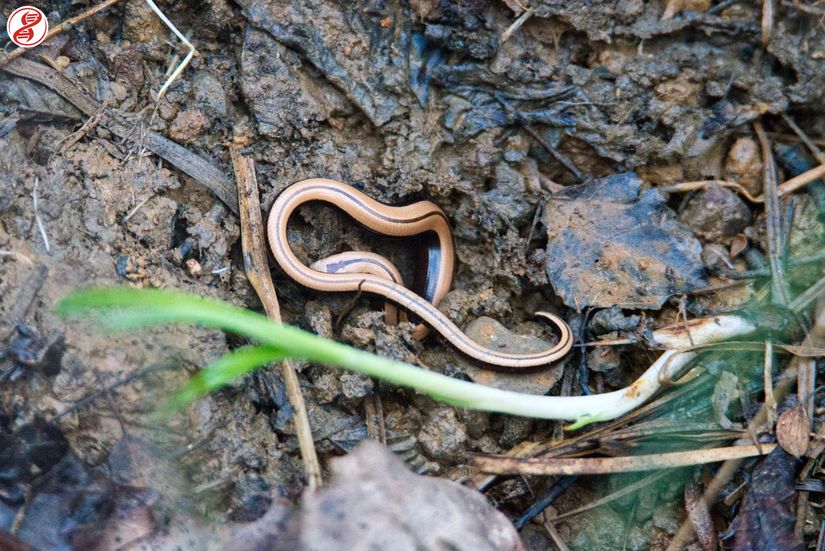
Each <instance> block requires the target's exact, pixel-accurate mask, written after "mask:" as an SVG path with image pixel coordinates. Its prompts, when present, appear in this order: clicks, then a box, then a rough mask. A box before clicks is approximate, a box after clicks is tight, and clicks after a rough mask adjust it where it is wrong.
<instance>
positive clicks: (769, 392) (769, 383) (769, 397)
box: [763, 341, 777, 426]
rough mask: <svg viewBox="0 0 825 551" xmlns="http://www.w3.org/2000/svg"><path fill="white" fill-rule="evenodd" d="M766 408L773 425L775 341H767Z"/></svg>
mask: <svg viewBox="0 0 825 551" xmlns="http://www.w3.org/2000/svg"><path fill="white" fill-rule="evenodd" d="M763 384H764V385H765V408H766V412H767V417H768V425H770V426H773V424H774V422H775V421H776V405H777V404H776V397H775V396H774V395H773V343H772V342H771V341H765V366H764V383H763Z"/></svg>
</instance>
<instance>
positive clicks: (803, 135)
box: [782, 113, 825, 164]
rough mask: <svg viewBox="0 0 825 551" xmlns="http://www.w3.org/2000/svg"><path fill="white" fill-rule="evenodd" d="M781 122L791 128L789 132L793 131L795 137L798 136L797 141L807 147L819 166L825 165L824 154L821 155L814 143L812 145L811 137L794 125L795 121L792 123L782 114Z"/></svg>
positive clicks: (791, 120) (790, 119)
mask: <svg viewBox="0 0 825 551" xmlns="http://www.w3.org/2000/svg"><path fill="white" fill-rule="evenodd" d="M782 120H783V121H785V124H787V125H788V126H790V127H791V130H793V131H794V133H795V134H796V135H797V136H799V139H800V140H802V143H804V144H805V147H807V148H808V150H809V151H810V152H811V153H812V154H813V156H814V157H816V160H817V161H819V163H820V164H822V163H825V153H823V152H822V150H821V149H819V147H818V146H817V145H816V143H814V141H813V140H812V139H811V137H810V136H808V134H806V133H805V131H804V130H802V129H801V128H799V125H797V124H796V121H794V120H793V119H792V118H790V117H789V116H788V115H786V114H785V113H782Z"/></svg>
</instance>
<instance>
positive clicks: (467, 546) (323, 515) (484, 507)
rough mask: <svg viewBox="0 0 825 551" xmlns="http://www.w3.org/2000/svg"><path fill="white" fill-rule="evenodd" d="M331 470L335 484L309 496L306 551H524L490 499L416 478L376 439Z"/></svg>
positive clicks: (438, 481)
mask: <svg viewBox="0 0 825 551" xmlns="http://www.w3.org/2000/svg"><path fill="white" fill-rule="evenodd" d="M332 470H333V473H334V478H333V481H332V483H331V484H330V485H329V486H328V487H325V488H322V489H321V490H319V491H317V492H316V493H312V494H307V495H305V496H304V501H303V504H302V507H301V524H302V526H303V527H304V528H303V529H302V530H300V540H301V546H300V549H352V550H356V551H357V550H367V549H452V550H455V551H461V550H468V551H469V550H490V551H493V550H512V551H518V550H523V549H524V547H523V545H522V543H521V540H520V539H519V536H518V534H517V533H516V530H515V528H514V527H513V525H512V524H511V523H510V521H508V520H507V518H506V517H505V516H504V515H503V514H502V513H500V512H499V511H497V510H496V509H495V508H494V507H493V506H492V505H490V504H489V503H487V500H486V499H485V498H484V496H483V495H481V494H480V493H478V492H476V491H475V490H471V489H469V488H466V487H464V486H461V485H460V484H458V483H456V482H452V481H449V480H441V479H438V478H429V477H425V476H419V475H416V474H413V473H411V472H410V471H409V470H407V467H406V466H405V465H404V463H403V462H402V461H401V460H400V459H398V458H397V457H395V456H394V455H393V454H392V453H391V452H390V451H388V450H387V449H386V448H385V447H383V446H381V445H380V444H378V443H377V442H374V441H365V442H363V443H362V444H360V445H359V446H358V448H356V450H355V451H354V452H353V453H351V454H349V455H348V456H346V457H342V458H340V459H337V460H335V461H334V462H333V465H332Z"/></svg>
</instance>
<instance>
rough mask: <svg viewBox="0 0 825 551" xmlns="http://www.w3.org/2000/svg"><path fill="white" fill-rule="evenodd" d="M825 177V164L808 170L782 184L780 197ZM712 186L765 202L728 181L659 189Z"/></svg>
mask: <svg viewBox="0 0 825 551" xmlns="http://www.w3.org/2000/svg"><path fill="white" fill-rule="evenodd" d="M823 176H825V163H823V164H821V165H819V166H817V167H814V168H812V169H810V170H807V171H805V172H803V173H802V174H800V175H799V176H795V177H794V178H791V179H790V180H787V181H785V182H783V183H782V184H780V186H779V188H778V192H779V196H780V197H781V196H783V195H787V194H788V193H793V192H794V191H796V190H798V189H800V188H802V187H805V186H806V185H808V184H810V183H811V182H813V181H814V180H819V179H820V178H822V177H823ZM712 185H719V186H722V187H726V188H730V189H733V190H736V191H737V192H738V193H740V194H741V195H743V196H744V197H746V198H747V199H748V201H751V202H752V203H764V202H765V196H764V195H760V196H758V197H754V196H752V195H751V194H750V193H748V191H747V190H746V189H745V188H743V187H742V186H741V185H739V184H737V183H736V182H729V181H727V180H698V181H695V182H680V183H678V184H673V185H670V186H660V187H659V188H658V189H659V190H661V191H664V192H665V193H682V192H686V191H698V190H703V189H706V188H707V187H708V186H712Z"/></svg>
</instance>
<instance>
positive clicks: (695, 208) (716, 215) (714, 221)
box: [679, 185, 751, 241]
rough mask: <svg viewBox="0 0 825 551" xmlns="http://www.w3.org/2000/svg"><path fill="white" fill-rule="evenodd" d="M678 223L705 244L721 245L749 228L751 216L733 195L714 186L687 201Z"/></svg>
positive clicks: (746, 208)
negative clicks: (718, 242)
mask: <svg viewBox="0 0 825 551" xmlns="http://www.w3.org/2000/svg"><path fill="white" fill-rule="evenodd" d="M679 221H680V222H683V223H685V224H687V225H688V226H690V227H691V229H693V231H694V233H696V234H697V235H699V236H701V237H704V238H705V239H706V240H707V241H722V240H724V239H728V238H731V237H733V236H735V235H736V234H738V233H739V232H741V231H742V230H744V229H745V228H746V227H747V226H748V224H750V221H751V212H750V209H749V208H748V206H747V205H746V204H745V202H744V201H742V199H740V198H739V196H738V195H737V194H736V193H734V192H733V191H731V190H729V189H726V188H723V187H722V186H717V185H713V186H710V187H708V188H707V190H705V191H700V192H699V193H697V194H695V195H693V196H692V197H691V198H690V199H689V200H688V202H687V204H686V205H685V206H684V208H683V209H682V210H681V212H680V213H679Z"/></svg>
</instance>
